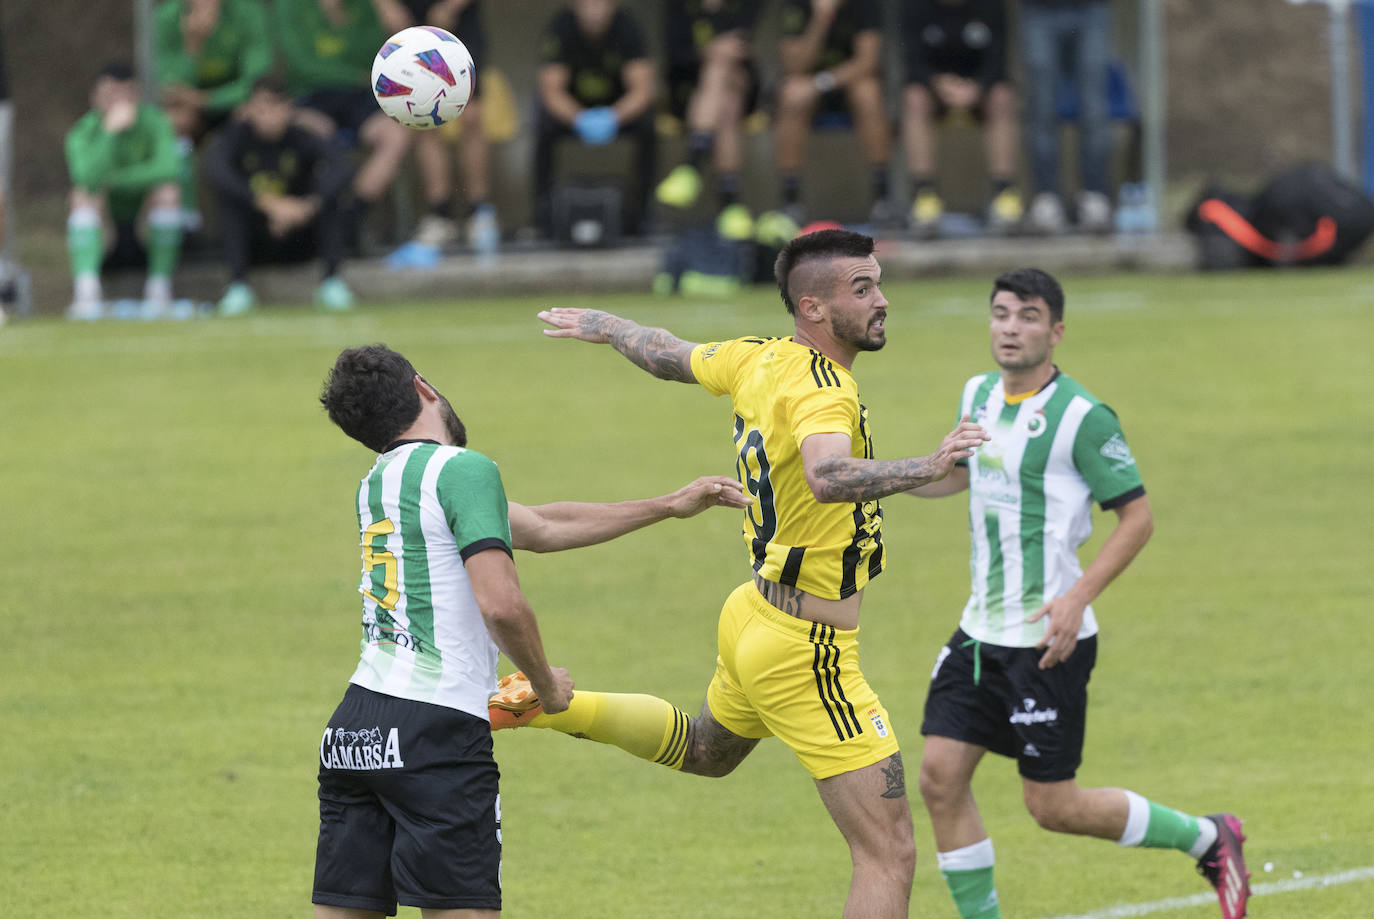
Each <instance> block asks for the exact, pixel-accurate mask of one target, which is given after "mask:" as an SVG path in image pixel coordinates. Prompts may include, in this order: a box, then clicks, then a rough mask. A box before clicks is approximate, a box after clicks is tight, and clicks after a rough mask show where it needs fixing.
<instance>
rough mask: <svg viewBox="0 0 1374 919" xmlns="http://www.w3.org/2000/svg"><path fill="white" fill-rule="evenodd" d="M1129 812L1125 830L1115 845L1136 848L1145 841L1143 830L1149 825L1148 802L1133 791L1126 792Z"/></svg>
mask: <svg viewBox="0 0 1374 919" xmlns="http://www.w3.org/2000/svg"><path fill="white" fill-rule="evenodd" d="M1126 803H1127V805H1128V806H1129V807H1130V812H1129V813H1128V814H1127V815H1126V829H1125V830H1124V831H1122V833H1121V838H1120V839H1118V840H1117V841H1116V842H1117V845H1121V846H1138V845H1140V844H1141V843H1142V842H1144V841H1145V828H1146V827H1148V826H1149V825H1150V802H1149V801H1146V800H1145V799H1144V798H1142V797H1141V796H1140V795H1138V794H1136V793H1135V792H1133V791H1127V792H1126Z"/></svg>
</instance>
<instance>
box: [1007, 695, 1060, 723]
mask: <svg viewBox="0 0 1374 919" xmlns="http://www.w3.org/2000/svg"><path fill="white" fill-rule="evenodd" d="M1021 704H1023V705H1024V706H1025V707H1026V710H1025V711H1018V712H1012V713H1011V719H1010V720H1011V723H1012V724H1053V723H1054V722H1056V721H1058V720H1059V709H1057V708H1046V709H1041V710H1040V711H1036V710H1035V700H1034V699H1022V700H1021Z"/></svg>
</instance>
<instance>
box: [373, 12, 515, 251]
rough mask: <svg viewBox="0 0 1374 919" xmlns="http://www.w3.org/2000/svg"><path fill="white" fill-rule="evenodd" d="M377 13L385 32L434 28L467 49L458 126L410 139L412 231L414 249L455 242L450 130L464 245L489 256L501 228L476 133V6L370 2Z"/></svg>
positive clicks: (480, 60) (485, 150)
mask: <svg viewBox="0 0 1374 919" xmlns="http://www.w3.org/2000/svg"><path fill="white" fill-rule="evenodd" d="M376 6H377V13H378V15H379V17H380V18H381V20H382V25H383V26H384V27H385V29H386V31H387V32H390V33H393V34H394V33H396V32H399V31H401V30H402V29H404V28H406V27H408V26H418V25H426V26H436V27H438V28H440V29H444V30H445V31H448V32H452V33H453V34H454V35H456V36H458V39H459V40H460V41H461V42H462V43H463V45H464V46H465V47H466V48H467V49H468V52H469V53H470V54H471V55H472V60H473V62H474V63H475V64H476V65H477V73H478V74H479V77H478V80H477V83H476V85H475V86H473V90H472V92H473V95H472V98H471V99H470V100H469V101H468V104H467V108H465V109H464V110H463V119H462V121H459V122H455V123H453V125H452V126H451V128H450V127H444V128H441V129H439V130H437V131H421V132H419V133H417V134H416V135H415V165H416V167H417V169H418V171H419V173H420V186H421V193H422V194H423V195H424V201H425V215H424V216H423V217H421V218H420V224H419V226H418V227H417V228H416V231H415V239H414V241H415V242H416V243H419V244H420V245H422V246H427V247H429V248H432V249H435V250H438V249H442V248H443V247H444V246H447V245H449V244H451V243H455V242H457V241H458V225H457V223H456V222H455V221H454V219H453V200H452V199H453V161H452V159H450V157H451V154H450V152H449V146H450V142H449V140H448V138H449V136H450V134H449V132H450V130H451V129H452V130H456V131H457V133H458V157H459V159H460V160H461V161H462V164H463V198H464V199H465V200H466V201H467V243H468V245H469V246H471V247H472V248H474V249H476V250H478V251H494V250H495V249H496V248H497V247H498V246H499V245H500V242H501V225H500V223H499V222H498V221H497V219H496V208H495V207H493V206H492V203H491V152H490V147H489V145H488V143H487V135H486V132H485V131H484V130H483V128H482V97H481V92H482V81H481V77H480V74H481V73H482V66H483V65H484V64H485V63H486V62H487V40H486V32H485V30H484V29H483V28H482V14H481V0H376Z"/></svg>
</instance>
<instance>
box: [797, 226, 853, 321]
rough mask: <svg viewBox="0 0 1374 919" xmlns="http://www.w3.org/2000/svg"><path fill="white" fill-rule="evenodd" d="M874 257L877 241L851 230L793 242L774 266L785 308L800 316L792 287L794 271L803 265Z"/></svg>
mask: <svg viewBox="0 0 1374 919" xmlns="http://www.w3.org/2000/svg"><path fill="white" fill-rule="evenodd" d="M872 254H873V238H872V237H870V236H865V235H863V234H862V233H851V232H850V231H849V230H817V231H816V232H814V233H807V234H806V235H805V236H798V237H797V238H796V239H793V240H791V241H789V242H788V243H787V245H785V246H783V247H782V251H781V252H779V253H778V258H777V261H775V262H774V263H773V277H774V278H776V279H777V282H778V293H780V294H782V305H783V306H785V307H787V312H788V314H789V315H792V316H795V315H797V304H796V302H795V301H794V300H793V299H792V293H791V291H790V290H788V284H789V283H790V282H791V280H792V271H793V269H795V268H796V267H797V266H798V265H800V264H802V263H803V262H809V261H814V260H816V259H823V258H867V257H868V256H870V255H872Z"/></svg>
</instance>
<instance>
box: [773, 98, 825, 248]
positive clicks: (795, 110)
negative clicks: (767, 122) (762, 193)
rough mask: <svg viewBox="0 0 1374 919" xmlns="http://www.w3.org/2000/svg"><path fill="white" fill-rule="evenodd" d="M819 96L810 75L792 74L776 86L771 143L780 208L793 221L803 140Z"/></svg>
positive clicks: (796, 211)
mask: <svg viewBox="0 0 1374 919" xmlns="http://www.w3.org/2000/svg"><path fill="white" fill-rule="evenodd" d="M819 99H820V96H819V94H818V93H817V91H816V85H815V82H814V81H813V80H812V78H811V76H810V75H801V74H794V75H792V76H789V77H787V78H785V79H784V80H783V81H782V85H781V86H780V87H779V88H778V109H777V116H776V118H777V123H776V124H775V125H774V129H773V130H774V134H773V146H774V156H775V158H776V162H777V166H778V177H779V180H780V181H781V183H782V188H781V194H782V209H783V211H784V213H786V214H787V216H788V217H790V218H791V219H792V220H793V221H794V222H797V223H800V222H801V216H802V214H801V173H802V165H803V163H804V161H805V158H806V142H807V139H808V138H809V137H810V134H811V117H812V115H814V114H815V111H816V103H817V101H819Z"/></svg>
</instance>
